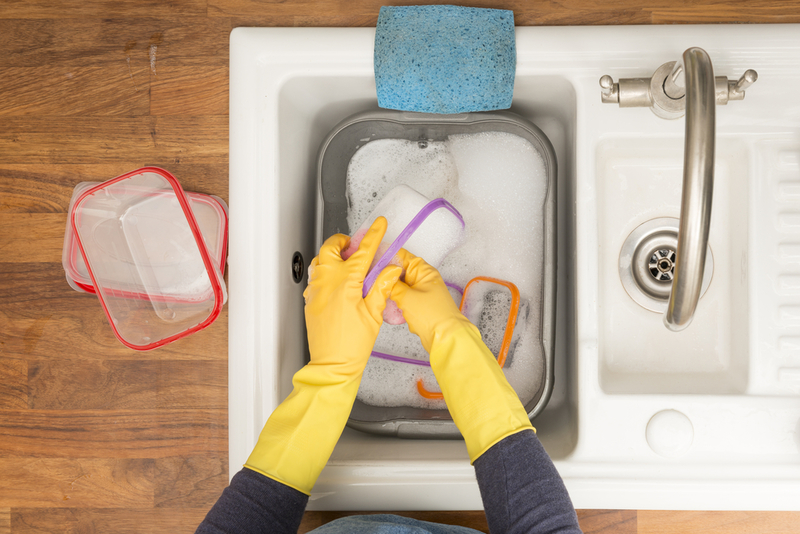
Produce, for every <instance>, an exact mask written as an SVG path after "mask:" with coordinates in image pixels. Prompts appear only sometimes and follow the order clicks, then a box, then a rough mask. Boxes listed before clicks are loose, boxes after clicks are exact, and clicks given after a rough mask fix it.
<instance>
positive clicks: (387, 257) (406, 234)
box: [361, 198, 466, 298]
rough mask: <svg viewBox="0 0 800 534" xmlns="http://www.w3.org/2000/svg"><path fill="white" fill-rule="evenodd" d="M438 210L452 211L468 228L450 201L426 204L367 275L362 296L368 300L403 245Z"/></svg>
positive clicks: (436, 200)
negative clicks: (371, 290)
mask: <svg viewBox="0 0 800 534" xmlns="http://www.w3.org/2000/svg"><path fill="white" fill-rule="evenodd" d="M438 209H446V210H448V211H450V213H452V214H453V215H455V216H456V218H458V220H459V221H460V222H461V228H464V227H465V226H466V223H464V218H463V217H462V216H461V214H460V213H459V212H458V210H457V209H456V208H455V207H454V206H453V205H452V204H450V203H449V202H448V201H446V200H445V199H443V198H437V199H435V200H431V201H430V202H428V203H427V204H425V206H424V207H423V208H422V209H421V210H419V212H418V213H417V214H416V215H415V216H414V218H413V219H411V222H410V223H408V224H407V225H406V227H405V228H404V229H403V231H402V232H400V235H398V236H397V239H395V240H394V241H393V242H392V244H391V245H389V248H388V249H386V252H384V253H383V255H382V256H381V257H380V259H379V260H378V261H377V262H376V263H375V265H374V266H373V267H372V269H370V271H369V273H367V277H366V278H365V279H364V288H363V290H362V292H361V296H363V297H364V298H366V296H367V294H368V293H369V290H370V289H372V286H373V285H374V284H375V280H377V279H378V275H379V274H381V271H382V270H383V268H384V267H386V266H387V265H389V263H391V261H392V259H394V257H395V255H396V254H397V253H398V252H399V251H400V249H401V248H403V245H405V244H406V241H408V240H409V239H410V238H411V236H412V235H413V234H414V232H416V231H417V229H418V228H419V227H420V226H422V223H424V222H425V220H426V219H427V218H428V217H429V216H430V215H431V214H432V213H433V212H434V211H436V210H438Z"/></svg>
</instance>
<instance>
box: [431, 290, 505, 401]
mask: <svg viewBox="0 0 800 534" xmlns="http://www.w3.org/2000/svg"><path fill="white" fill-rule="evenodd" d="M493 286H494V287H493ZM497 286H501V288H505V289H507V290H508V292H509V293H510V296H511V299H510V305H509V307H508V316H507V317H506V320H505V328H504V330H503V337H502V341H501V343H500V347H499V350H497V363H498V365H500V367H503V366H505V363H506V359H507V358H508V352H509V350H510V348H511V341H512V339H513V337H514V328H515V327H516V324H517V316H518V314H519V302H520V297H519V289H517V286H516V285H514V284H512V283H511V282H507V281H506V280H500V279H499V278H491V277H489V276H476V277H475V278H473V279H472V280H470V281H469V282H467V285H466V287H464V291H463V292H462V296H461V305H460V306H459V310H460V311H461V313H463V314H464V316H465V317H466V318H467V319H469V320H470V322H471V323H472V324H474V325H476V326H479V323H480V317H481V313H482V312H483V309H484V300H485V297H486V294H487V293H488V292H489V291H492V290H498V289H499V288H498V287H497ZM476 304H477V305H476ZM481 334H482V335H483V337H484V341H486V337H487V334H488V333H487V332H482V333H481ZM487 345H488V344H487ZM490 350H491V347H490ZM417 392H418V393H419V394H420V395H421V396H422V397H424V398H426V399H430V400H441V399H444V395H442V393H440V392H438V391H430V390H428V389H427V388H426V387H425V384H424V382H423V381H422V379H421V378H420V379H418V380H417Z"/></svg>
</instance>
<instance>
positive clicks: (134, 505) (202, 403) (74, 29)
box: [0, 0, 800, 534]
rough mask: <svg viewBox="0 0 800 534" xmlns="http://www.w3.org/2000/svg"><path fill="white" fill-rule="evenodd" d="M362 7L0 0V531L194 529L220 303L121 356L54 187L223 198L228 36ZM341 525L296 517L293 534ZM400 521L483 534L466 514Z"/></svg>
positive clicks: (640, 17) (786, 18) (628, 523)
mask: <svg viewBox="0 0 800 534" xmlns="http://www.w3.org/2000/svg"><path fill="white" fill-rule="evenodd" d="M399 3H409V2H399ZM410 3H420V2H410ZM465 4H467V5H474V6H477V7H498V8H505V9H513V10H514V12H515V20H516V23H517V24H518V25H538V24H549V25H565V24H573V25H581V24H673V23H698V22H704V23H709V22H714V23H715V22H762V23H779V22H791V23H798V22H800V0H776V1H770V2H766V1H763V0H751V1H741V0H740V1H736V2H729V3H727V4H721V3H718V2H713V1H711V0H700V1H699V2H692V1H686V0H673V1H669V0H659V1H657V2H650V3H646V2H644V1H641V0H639V1H638V2H637V1H636V0H613V1H611V2H592V1H589V0H565V1H561V2H549V1H543V2H524V1H522V0H517V1H513V0H507V1H503V2H473V1H468V2H466V3H465ZM380 5H381V2H376V1H368V0H352V1H345V0H339V1H333V0H328V1H321V2H313V1H299V0H297V1H292V0H289V1H281V0H179V1H173V2H163V1H161V0H120V1H118V2H107V1H105V0H83V1H81V2H73V3H71V4H66V3H64V2H62V1H60V0H29V1H26V2H16V1H13V0H4V1H0V125H1V126H2V127H0V274H1V275H2V276H0V534H3V533H9V532H11V533H14V534H18V533H23V532H62V531H78V530H80V531H81V532H193V531H194V529H195V527H196V526H197V524H198V523H199V522H200V521H201V520H202V518H203V517H204V515H205V513H206V511H207V510H208V509H209V508H210V507H211V505H212V504H213V503H214V502H215V501H216V499H217V497H218V495H219V494H220V492H221V491H222V489H223V488H224V487H225V485H226V484H227V480H228V470H227V464H228V459H227V454H228V453H227V449H228V444H227V425H228V415H227V409H228V406H227V341H228V329H227V308H226V309H225V310H223V313H222V315H221V316H220V317H219V319H218V320H217V321H216V323H214V324H213V325H212V326H211V327H209V328H208V329H207V330H205V331H203V332H200V333H198V334H195V335H193V336H190V337H188V338H186V339H183V340H181V341H178V342H176V343H174V344H172V345H169V346H168V347H165V348H162V349H159V350H156V351H153V352H147V353H139V352H134V351H132V350H129V349H126V348H125V347H123V346H122V345H121V344H120V343H119V342H118V341H117V340H116V339H115V338H114V336H113V334H112V331H111V329H110V328H109V325H108V322H107V320H106V319H105V317H104V315H103V313H102V311H101V308H100V306H99V305H98V303H97V300H96V299H95V298H94V297H91V296H89V295H85V294H79V293H77V292H75V291H73V290H72V289H71V288H70V287H69V286H68V285H67V282H66V280H65V278H64V271H63V269H62V267H61V261H60V260H61V247H62V241H63V235H64V228H65V223H66V211H67V207H68V204H69V199H70V196H71V193H72V189H73V187H74V186H75V184H77V183H78V182H82V181H102V180H106V179H109V178H112V177H114V176H117V175H119V174H122V173H123V172H126V171H129V170H132V169H135V168H138V167H142V166H145V165H156V166H160V167H163V168H165V169H167V170H169V171H171V172H172V173H173V174H174V175H175V176H177V177H178V179H179V180H180V181H181V184H182V185H183V187H184V188H185V189H186V190H188V191H197V192H202V193H212V194H215V195H218V196H220V197H222V198H223V199H225V200H227V197H228V116H227V115H228V35H229V33H230V30H231V29H232V28H234V27H237V26H374V25H375V22H376V20H377V15H378V10H379V8H380ZM231 209H234V210H235V209H236V206H231ZM234 409H235V407H234ZM341 515H342V514H340V513H328V512H317V513H307V514H306V517H305V519H304V523H303V527H302V528H301V532H305V531H307V530H309V529H311V528H313V527H315V526H318V525H320V524H322V523H324V522H326V521H328V520H330V519H333V518H335V517H339V516H341ZM409 515H414V516H415V517H419V518H421V519H426V520H431V521H443V522H451V523H456V524H462V525H468V526H472V527H474V528H477V529H479V530H483V531H487V529H486V522H485V519H484V518H483V513H482V512H469V513H464V512H429V513H416V514H409ZM579 515H580V517H581V522H582V525H583V527H584V529H585V530H586V532H614V533H623V534H624V533H637V532H638V533H656V532H658V533H679V532H680V533H683V532H715V533H716V532H741V533H745V532H748V533H750V532H772V533H776V532H786V533H788V532H800V514H794V513H748V512H729V513H710V512H652V511H635V510H634V511H619V510H611V511H608V510H606V511H589V510H586V511H580V512H579Z"/></svg>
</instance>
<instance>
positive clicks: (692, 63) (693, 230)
mask: <svg viewBox="0 0 800 534" xmlns="http://www.w3.org/2000/svg"><path fill="white" fill-rule="evenodd" d="M757 79H758V74H757V73H756V71H754V70H747V71H746V72H745V73H744V74H743V75H742V77H741V78H739V79H738V80H737V81H730V80H728V78H727V77H726V76H717V77H716V78H715V77H714V68H713V67H712V65H711V58H709V57H708V54H707V53H706V51H705V50H703V49H702V48H689V49H688V50H686V51H685V52H684V53H683V56H682V57H681V59H680V61H671V62H669V63H664V64H663V65H661V66H660V67H659V68H658V70H656V72H655V73H654V74H653V76H652V77H651V78H623V79H620V80H619V82H618V83H614V80H613V79H612V78H611V76H608V75H606V76H603V77H602V78H600V88H601V96H602V101H603V103H606V104H619V107H649V108H650V109H651V110H652V111H653V113H655V114H656V115H658V116H659V117H661V118H664V119H677V118H679V117H682V116H683V115H684V112H685V114H686V136H685V139H684V148H683V190H682V194H681V219H680V226H679V228H678V250H677V253H676V263H675V276H674V278H673V281H672V291H671V292H670V297H669V305H668V306H667V311H666V313H665V314H664V324H665V325H666V327H667V328H669V329H670V330H672V331H674V332H679V331H681V330H683V329H684V328H686V327H687V326H689V323H691V321H692V317H693V316H694V312H695V309H696V308H697V301H698V300H699V299H700V289H701V287H702V283H703V271H704V269H705V264H706V250H707V247H708V231H709V227H710V223H711V200H712V198H713V191H714V138H715V127H716V122H715V120H716V119H715V112H716V104H721V105H724V104H727V103H728V101H730V100H743V99H744V91H745V89H747V88H748V87H749V86H750V85H752V84H753V82H755V81H756V80H757Z"/></svg>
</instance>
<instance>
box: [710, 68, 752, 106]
mask: <svg viewBox="0 0 800 534" xmlns="http://www.w3.org/2000/svg"><path fill="white" fill-rule="evenodd" d="M756 80H758V73H757V72H756V71H754V70H753V69H747V70H746V71H744V74H742V76H741V77H740V78H739V79H738V80H736V81H733V80H728V79H727V78H725V83H724V84H719V83H718V85H717V103H719V104H727V102H728V101H729V100H744V90H745V89H747V88H748V87H750V86H751V85H753V84H754V83H755V81H756ZM720 86H721V87H720Z"/></svg>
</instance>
